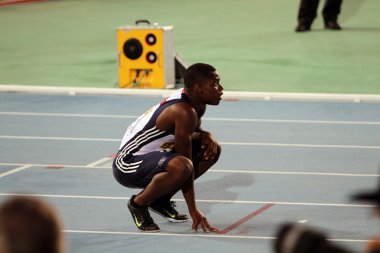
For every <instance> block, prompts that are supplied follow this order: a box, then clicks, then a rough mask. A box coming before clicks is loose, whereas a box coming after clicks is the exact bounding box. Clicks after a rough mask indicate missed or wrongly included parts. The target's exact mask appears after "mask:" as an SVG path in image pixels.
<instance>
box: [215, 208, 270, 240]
mask: <svg viewBox="0 0 380 253" xmlns="http://www.w3.org/2000/svg"><path fill="white" fill-rule="evenodd" d="M272 206H274V204H272V203H268V204H266V205H264V206H263V207H261V208H260V209H258V210H256V211H254V212H253V213H251V214H249V215H248V216H246V217H244V218H242V219H240V220H238V221H237V222H235V223H234V224H232V225H230V226H228V227H226V228H225V229H223V230H222V231H219V232H218V234H227V233H228V232H230V231H231V230H233V229H235V228H237V227H238V226H240V225H241V224H243V223H244V222H247V221H249V220H250V219H252V218H253V217H255V216H257V215H259V214H260V213H262V212H264V211H266V210H268V209H269V208H271V207H272Z"/></svg>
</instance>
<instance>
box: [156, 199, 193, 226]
mask: <svg viewBox="0 0 380 253" xmlns="http://www.w3.org/2000/svg"><path fill="white" fill-rule="evenodd" d="M174 207H176V205H175V202H174V201H169V202H166V203H156V202H152V203H151V204H150V205H149V209H150V210H152V211H153V212H155V213H157V214H159V215H161V216H163V217H165V218H167V219H168V220H169V221H171V222H185V221H188V220H189V217H187V215H186V214H178V212H177V210H175V208H174Z"/></svg>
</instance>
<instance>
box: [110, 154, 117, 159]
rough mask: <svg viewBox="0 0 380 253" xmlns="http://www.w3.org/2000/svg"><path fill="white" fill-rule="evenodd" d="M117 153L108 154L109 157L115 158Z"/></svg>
mask: <svg viewBox="0 0 380 253" xmlns="http://www.w3.org/2000/svg"><path fill="white" fill-rule="evenodd" d="M116 155H117V154H113V155H110V156H108V158H115V157H116Z"/></svg>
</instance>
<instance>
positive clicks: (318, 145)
mask: <svg viewBox="0 0 380 253" xmlns="http://www.w3.org/2000/svg"><path fill="white" fill-rule="evenodd" d="M0 139H15V140H50V141H97V142H120V141H121V140H120V139H113V138H81V137H57V136H51V137H46V136H22V135H0ZM219 144H221V145H231V146H270V147H302V148H340V149H380V146H362V145H322V144H297V143H294V144H292V143H262V142H225V141H221V142H219Z"/></svg>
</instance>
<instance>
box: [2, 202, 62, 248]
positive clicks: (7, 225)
mask: <svg viewBox="0 0 380 253" xmlns="http://www.w3.org/2000/svg"><path fill="white" fill-rule="evenodd" d="M62 240H63V239H62V235H61V225H60V222H59V219H58V216H57V214H56V212H55V210H54V209H53V208H52V207H51V206H50V205H48V204H47V203H45V202H44V201H42V200H40V199H36V198H31V197H14V198H10V199H9V200H7V201H5V202H4V203H3V204H2V206H1V207H0V252H2V250H3V252H6V253H41V252H46V253H60V252H62V250H63V249H62V247H63V245H62Z"/></svg>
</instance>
